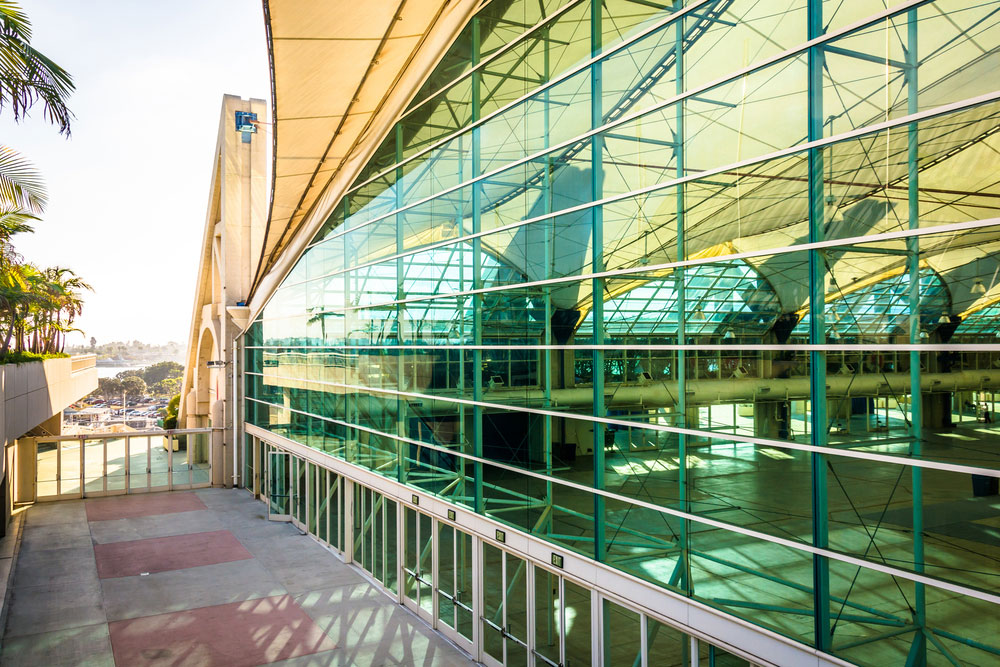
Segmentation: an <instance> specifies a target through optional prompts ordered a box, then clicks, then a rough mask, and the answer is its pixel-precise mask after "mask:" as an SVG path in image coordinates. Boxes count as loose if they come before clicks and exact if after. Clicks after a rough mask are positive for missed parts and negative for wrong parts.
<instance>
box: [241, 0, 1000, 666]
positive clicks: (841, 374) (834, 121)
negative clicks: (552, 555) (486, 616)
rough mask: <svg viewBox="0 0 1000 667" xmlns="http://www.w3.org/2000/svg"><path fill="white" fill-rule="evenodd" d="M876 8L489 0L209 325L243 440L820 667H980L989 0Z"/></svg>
mask: <svg viewBox="0 0 1000 667" xmlns="http://www.w3.org/2000/svg"><path fill="white" fill-rule="evenodd" d="M888 4H889V5H890V7H889V8H883V7H882V3H871V2H861V1H860V0H857V1H855V0H835V1H833V0H831V1H826V2H822V1H820V0H790V1H789V2H785V3H782V4H781V6H780V7H778V6H776V5H775V4H774V3H761V2H758V1H756V0H701V1H694V0H690V1H687V2H679V1H678V2H674V3H669V2H668V3H651V2H636V1H630V0H606V1H605V2H590V1H577V2H574V1H571V0H570V1H567V0H561V1H555V0H553V1H551V2H545V1H543V2H536V1H531V2H528V1H527V0H523V1H522V0H506V1H501V0H494V2H491V3H489V4H488V5H487V6H486V7H485V8H484V9H483V10H481V12H480V13H479V14H478V15H477V16H476V17H475V18H474V19H472V21H471V22H470V23H469V24H468V25H467V26H466V28H465V30H464V31H463V32H462V34H461V35H460V36H459V37H458V39H456V41H455V43H454V44H453V45H452V47H451V48H450V50H449V51H448V52H447V53H446V54H445V56H444V57H443V59H442V60H441V62H440V64H439V66H438V67H437V69H436V70H435V71H434V72H433V73H432V74H431V75H430V77H429V78H428V79H427V81H426V83H425V84H424V86H423V88H422V89H421V91H419V93H418V94H417V95H416V97H415V98H414V100H413V102H412V104H411V105H410V107H409V108H408V109H407V110H405V112H404V113H403V114H402V115H401V116H400V118H399V120H398V122H397V123H396V124H395V126H394V127H393V129H392V131H391V132H390V133H389V134H388V135H387V136H386V138H385V140H384V141H383V143H382V144H381V146H380V147H379V148H378V150H377V151H376V153H375V154H374V156H373V157H372V158H371V160H370V162H369V163H368V165H367V166H366V167H365V168H364V169H363V170H362V172H361V173H360V174H359V176H358V178H357V181H356V184H355V185H354V187H353V188H352V189H351V190H350V191H349V192H348V193H347V195H346V196H345V197H344V198H343V199H342V200H341V201H340V202H339V203H338V204H337V205H336V206H335V208H334V210H333V211H331V213H330V215H329V219H328V221H327V222H326V224H325V225H324V227H323V228H322V229H321V230H320V231H319V233H317V235H316V236H315V238H314V239H313V240H312V243H311V244H310V246H309V247H308V249H307V250H306V251H305V252H304V253H303V254H302V256H301V257H300V258H299V260H298V262H297V264H296V266H295V268H294V269H293V270H292V271H291V273H290V274H289V275H288V276H287V277H286V278H285V280H284V282H283V283H282V285H281V287H280V288H279V289H278V290H277V291H276V292H275V294H274V295H273V296H272V298H271V299H270V301H269V303H268V304H267V306H266V307H265V308H264V309H263V311H262V313H261V314H260V316H259V317H258V318H257V320H256V322H255V323H254V324H253V325H252V326H251V327H250V329H249V330H248V331H247V332H246V334H245V335H244V341H243V342H244V346H245V349H246V364H245V382H246V395H247V406H246V414H247V421H248V423H252V424H255V425H257V426H260V427H263V428H266V429H269V430H271V431H272V432H274V433H277V434H280V435H283V436H286V437H288V438H291V439H293V440H296V441H297V442H299V443H301V444H303V445H306V446H309V447H313V448H316V449H318V450H321V451H324V452H326V453H329V454H331V455H333V456H336V457H340V458H343V459H345V460H347V461H350V462H352V463H355V464H358V465H361V466H364V467H367V468H369V469H371V470H373V471H376V472H378V473H379V474H381V475H384V476H386V477H389V478H391V479H394V480H397V481H400V482H403V483H406V484H409V485H410V486H412V487H413V488H415V489H420V490H422V491H423V492H426V493H432V494H435V495H437V496H440V497H441V498H443V499H446V500H448V501H450V502H453V503H456V504H459V505H463V506H465V507H468V508H470V509H473V510H474V511H476V512H479V513H483V514H486V515H488V516H490V517H492V518H494V519H497V520H499V521H502V522H505V523H507V524H509V525H511V526H513V527H516V528H518V529H521V530H524V531H527V532H531V533H533V534H535V535H537V536H540V537H542V538H544V539H547V540H550V541H551V542H553V543H555V544H558V545H559V546H560V547H561V548H564V549H570V550H573V551H576V552H578V553H581V554H584V555H586V556H588V557H590V558H593V559H595V560H597V561H601V562H603V563H607V564H608V565H611V566H613V567H616V568H620V569H621V570H624V571H627V572H629V573H631V574H634V575H637V576H639V577H642V578H644V579H647V580H650V581H653V582H656V583H657V584H659V585H661V586H663V587H665V588H669V589H671V590H673V591H676V592H679V593H682V594H684V595H687V596H690V597H692V598H695V599H697V600H700V601H702V602H705V603H707V604H710V605H713V606H716V607H718V608H721V609H724V610H725V611H726V612H728V613H731V614H734V615H737V616H740V617H743V618H745V619H747V620H749V621H751V622H753V623H756V624H759V625H761V626H764V627H766V628H769V629H772V630H775V631H777V632H779V633H782V634H785V635H787V636H789V637H792V638H794V639H796V640H798V641H801V642H804V643H807V644H810V645H814V646H816V647H818V648H820V649H821V650H823V651H827V652H831V653H834V654H837V655H840V656H842V657H844V658H847V659H849V660H852V661H856V662H870V663H872V664H895V663H902V662H905V661H906V660H907V659H908V657H909V658H910V659H916V660H918V662H919V660H924V659H925V660H926V661H927V662H929V663H933V664H987V663H989V662H991V661H994V660H996V659H997V656H998V655H1000V645H998V643H997V639H996V637H997V636H1000V614H998V613H997V611H998V609H997V604H998V603H1000V597H998V596H997V595H996V593H995V591H996V590H997V589H998V584H1000V574H998V572H1000V569H998V568H997V567H996V565H997V563H998V562H1000V541H998V540H997V538H996V536H995V532H996V531H995V527H996V526H997V525H1000V502H998V498H997V495H996V494H997V478H998V476H1000V455H998V453H997V449H996V446H995V443H996V441H997V435H998V430H997V425H996V421H997V418H998V417H997V415H996V408H997V403H996V402H995V401H996V394H997V393H998V389H1000V338H998V333H1000V328H998V321H1000V318H998V312H1000V311H998V307H1000V281H998V268H1000V217H998V215H997V202H998V197H1000V186H998V183H997V179H996V174H997V173H1000V133H998V132H997V129H998V127H1000V122H998V121H1000V91H998V85H997V82H998V79H997V77H996V72H997V71H998V68H1000V0H983V1H980V2H964V1H959V0H951V1H948V0H938V1H935V2H919V1H914V2H890V3H888ZM307 472H308V471H307ZM360 502H361V505H360V506H362V507H372V508H377V505H378V501H377V499H375V496H372V498H371V499H368V498H367V497H366V498H362V499H361V501H360ZM376 511H377V510H376ZM375 520H376V521H378V518H377V517H376V518H375ZM406 534H407V536H409V535H410V534H411V533H406ZM412 534H413V535H424V533H421V532H420V530H419V527H417V528H416V532H414V533H412ZM429 535H430V534H429V533H427V536H429ZM425 537H426V536H425ZM421 539H424V538H423V537H422V538H421ZM440 539H443V538H440ZM355 546H356V547H357V545H355ZM373 549H374V551H373V553H375V554H377V553H379V549H378V547H377V546H374V545H373ZM366 553H367V552H366V551H363V552H362V559H363V558H364V554H366ZM372 563H373V566H374V565H375V561H372ZM407 568H408V569H407V570H406V575H405V576H406V577H407V579H406V580H405V581H404V582H403V583H404V586H411V584H412V585H413V586H416V585H417V584H419V579H420V576H419V574H420V569H419V563H418V562H416V561H414V562H413V563H412V564H410V565H408V566H407ZM411 580H412V581H411ZM415 590H416V595H417V597H416V598H415V599H416V600H417V601H418V604H420V605H422V604H423V602H422V599H423V597H422V595H423V593H422V592H421V591H420V590H419V587H417V588H415ZM626 616H627V615H626ZM622 618H623V620H622V622H623V623H632V621H628V620H627V619H625V616H623V617H622ZM460 622H461V621H460V619H457V618H456V623H460ZM633 625H635V632H636V633H639V632H640V629H639V626H638V625H636V624H634V623H633ZM637 636H638V635H637ZM515 644H516V642H515ZM519 646H520V645H517V646H515V645H514V644H511V645H509V646H506V645H505V646H500V644H499V643H498V644H497V646H496V647H494V648H495V651H496V652H495V653H491V655H496V656H500V655H503V654H504V652H510V651H513V652H517V651H519V650H520V648H518V647H519ZM491 650H492V649H491ZM609 650H612V651H613V650H614V649H613V647H612V648H609Z"/></svg>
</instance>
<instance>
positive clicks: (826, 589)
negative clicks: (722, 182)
mask: <svg viewBox="0 0 1000 667" xmlns="http://www.w3.org/2000/svg"><path fill="white" fill-rule="evenodd" d="M807 20H808V37H809V39H816V38H817V37H819V36H821V35H822V34H823V3H822V1H821V0H809V4H808V9H807ZM823 66H824V54H823V50H822V49H821V48H819V47H812V48H810V49H809V54H808V72H809V73H808V76H809V79H808V85H809V90H808V96H809V105H808V109H809V119H808V126H809V141H815V140H817V139H821V138H822V137H823ZM825 223H826V211H825V199H824V196H823V149H822V148H812V149H810V150H809V241H810V242H812V243H815V242H819V241H822V240H823V236H824V234H823V230H824V228H825V226H826V224H825ZM825 297H826V260H825V256H824V254H823V251H822V250H817V249H813V250H810V251H809V343H810V344H812V345H822V344H824V343H826V322H825V317H824V315H825V312H824V311H825V309H826V298H825ZM809 365H810V369H809V370H810V374H809V376H810V391H809V398H810V406H811V408H810V417H811V419H810V426H811V430H812V444H813V445H816V446H820V447H822V446H825V445H826V444H827V429H828V428H829V425H828V424H827V415H826V409H827V406H826V352H825V351H823V350H819V349H813V350H812V351H811V352H810V353H809ZM810 460H811V464H812V538H813V545H814V546H817V547H820V548H823V549H826V548H827V547H829V526H828V516H827V481H826V466H827V461H826V456H825V455H823V454H819V453H813V454H811V455H810ZM813 608H814V610H815V613H814V616H813V641H814V642H815V645H816V648H818V649H820V650H823V651H829V650H830V648H831V645H832V639H833V638H832V634H831V628H830V563H829V561H828V560H827V559H826V558H825V557H823V556H820V555H818V554H817V555H814V556H813Z"/></svg>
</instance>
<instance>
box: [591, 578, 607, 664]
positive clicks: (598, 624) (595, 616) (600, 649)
mask: <svg viewBox="0 0 1000 667" xmlns="http://www.w3.org/2000/svg"><path fill="white" fill-rule="evenodd" d="M603 606H604V605H602V604H601V595H600V593H598V592H597V591H596V590H593V589H591V591H590V664H591V667H603V664H604V626H603V623H604V614H603V613H602V611H601V610H602V608H603Z"/></svg>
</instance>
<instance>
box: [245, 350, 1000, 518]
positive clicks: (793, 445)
mask: <svg viewBox="0 0 1000 667" xmlns="http://www.w3.org/2000/svg"><path fill="white" fill-rule="evenodd" d="M730 349H731V348H730ZM310 382H312V383H314V384H321V385H327V386H331V387H337V388H346V389H351V390H354V391H362V392H368V393H374V394H389V395H392V396H402V397H406V398H415V399H417V400H423V399H433V400H435V401H441V402H445V403H455V404H457V405H467V406H480V407H484V408H490V409H495V410H502V411H507V412H513V411H517V412H526V413H531V414H537V415H542V416H546V415H547V416H551V417H559V418H564V419H571V420H577V421H587V422H594V423H601V424H608V425H612V426H621V427H623V428H635V429H644V430H649V431H663V432H665V433H679V434H685V435H693V436H696V437H705V438H709V439H713V440H720V439H723V440H731V441H733V442H739V443H745V444H751V445H763V446H767V447H776V448H778V449H791V450H798V451H806V452H818V453H826V454H831V455H833V456H840V457H844V458H856V459H863V460H867V461H880V462H882V463H890V464H893V465H903V466H915V467H918V468H928V469H932V470H941V471H945V472H954V473H959V474H973V475H984V476H987V477H1000V470H996V469H991V468H980V467H977V466H967V465H960V464H955V463H942V462H937V461H928V460H923V459H913V458H906V457H902V456H893V455H887V454H878V453H876V452H861V451H856V450H852V449H838V448H835V447H829V446H817V445H809V444H805V443H800V442H793V441H789V440H773V439H768V438H758V437H755V436H749V435H739V434H736V433H727V434H725V436H724V437H723V436H720V434H719V433H717V432H714V431H703V430H699V429H692V428H681V427H679V426H667V425H663V424H656V423H640V422H633V421H628V420H624V419H615V418H612V417H596V416H593V415H587V414H583V413H579V414H578V413H567V412H559V411H557V410H546V409H543V408H531V407H527V406H512V405H505V404H503V403H488V402H485V401H473V400H470V399H463V398H454V397H449V396H443V395H435V396H428V395H426V394H419V393H416V392H404V391H397V390H394V389H378V388H374V387H363V386H361V385H350V384H345V383H340V382H324V381H321V380H311V381H310ZM252 400H255V399H252ZM258 402H260V403H263V404H264V405H269V404H268V403H265V402H263V401H258ZM292 412H296V413H298V414H304V415H307V416H310V417H316V418H317V419H322V420H324V421H327V422H330V423H332V424H341V425H344V426H348V427H350V428H355V429H358V430H360V431H365V432H368V433H372V434H375V435H379V436H383V437H387V438H390V439H392V440H396V441H399V442H403V443H408V444H414V445H417V446H420V447H425V448H427V449H433V450H435V451H443V452H445V453H447V454H448V455H450V456H456V457H459V458H464V459H468V460H472V461H479V462H482V463H486V464H488V465H491V466H493V467H497V468H504V469H508V470H511V471H513V472H516V473H518V474H524V475H528V476H533V477H537V478H539V479H550V478H548V477H546V476H545V475H542V474H540V473H536V472H533V471H530V470H523V469H520V468H516V467H513V466H508V465H506V464H503V463H499V462H497V461H492V460H489V459H484V458H481V457H476V456H475V455H473V454H468V453H465V452H461V451H459V450H454V449H448V448H446V447H440V446H437V445H432V444H429V443H426V442H422V441H418V440H413V439H412V438H406V437H403V436H400V435H398V434H393V433H386V432H383V431H379V430H377V429H373V428H369V427H365V426H360V425H357V424H349V423H348V422H345V421H342V420H338V419H330V418H329V417H324V416H323V415H316V414H312V413H309V412H302V411H300V410H292ZM560 483H561V484H565V485H568V486H572V485H573V484H574V483H573V482H568V481H565V480H563V481H560ZM579 488H581V489H583V488H586V489H587V490H593V489H592V488H590V487H584V486H582V485H579ZM629 502H633V501H632V500H629Z"/></svg>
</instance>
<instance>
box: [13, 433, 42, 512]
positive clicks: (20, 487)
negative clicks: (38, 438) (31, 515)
mask: <svg viewBox="0 0 1000 667" xmlns="http://www.w3.org/2000/svg"><path fill="white" fill-rule="evenodd" d="M8 451H9V452H11V453H12V454H13V457H8V459H7V460H8V463H9V462H10V461H11V458H13V467H11V468H8V470H11V471H12V474H11V477H10V480H9V481H8V483H12V484H13V485H14V488H13V498H14V502H15V503H31V502H34V501H35V474H36V471H35V467H36V464H37V461H36V457H35V439H34V438H21V439H19V440H15V441H14V444H13V446H12V447H9V448H8Z"/></svg>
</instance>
